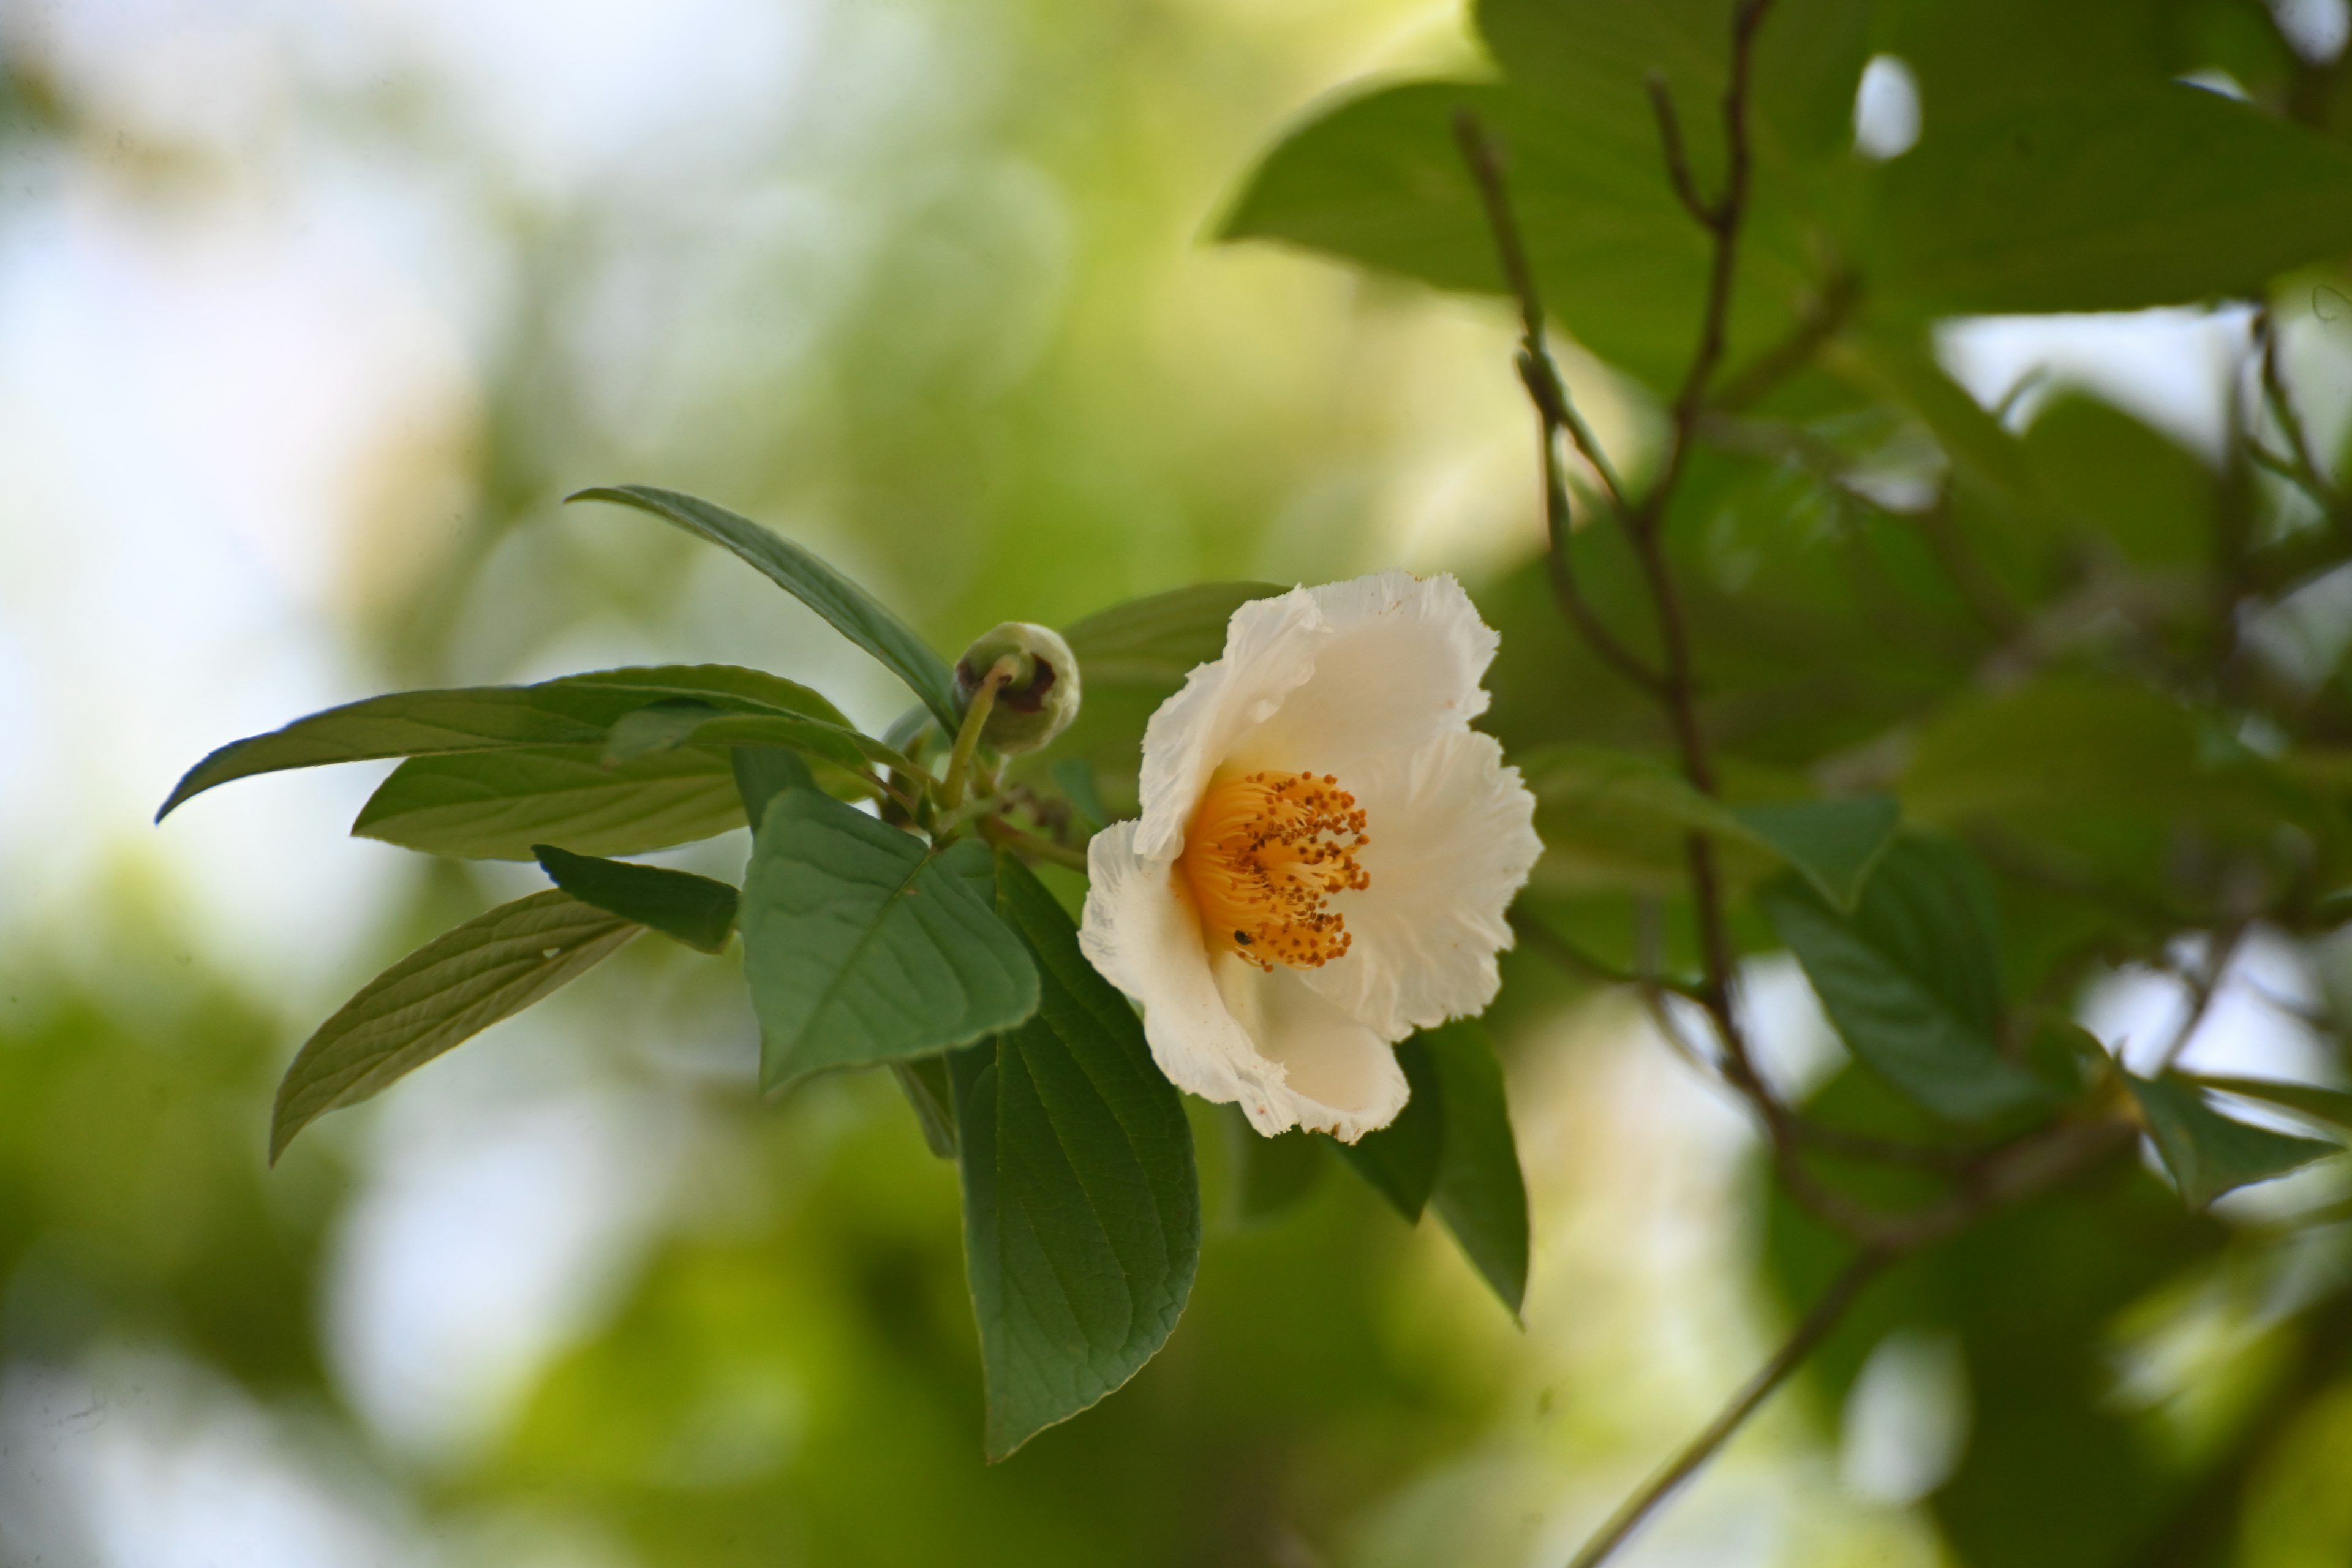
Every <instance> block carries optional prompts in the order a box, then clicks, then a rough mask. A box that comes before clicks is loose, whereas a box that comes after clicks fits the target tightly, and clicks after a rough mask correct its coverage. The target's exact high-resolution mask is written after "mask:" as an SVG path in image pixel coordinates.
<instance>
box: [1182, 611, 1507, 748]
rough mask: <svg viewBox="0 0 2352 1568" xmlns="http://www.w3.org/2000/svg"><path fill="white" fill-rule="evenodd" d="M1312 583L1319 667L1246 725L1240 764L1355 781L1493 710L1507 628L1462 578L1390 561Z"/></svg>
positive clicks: (1228, 659) (1237, 742)
mask: <svg viewBox="0 0 2352 1568" xmlns="http://www.w3.org/2000/svg"><path fill="white" fill-rule="evenodd" d="M1306 592H1307V594H1308V595H1311V596H1312V598H1313V600H1314V604H1315V607H1316V609H1317V610H1318V611H1319V612H1320V614H1321V616H1322V618H1323V620H1324V622H1325V623H1326V624H1327V625H1328V627H1329V628H1330V629H1329V633H1328V636H1327V637H1324V638H1322V639H1321V640H1320V641H1319V642H1318V644H1317V645H1316V646H1315V647H1314V674H1313V678H1312V679H1308V680H1306V681H1304V682H1302V683H1298V684H1297V689H1293V690H1288V691H1287V693H1286V696H1285V697H1284V699H1283V701H1282V703H1281V705H1280V707H1278V708H1277V709H1276V710H1274V711H1273V712H1271V713H1270V714H1268V715H1267V716H1266V717H1265V722H1264V723H1263V724H1261V725H1258V726H1256V727H1255V728H1254V729H1251V730H1249V731H1247V732H1246V733H1238V732H1237V734H1236V738H1235V741H1234V743H1233V745H1232V747H1231V749H1230V751H1229V752H1228V753H1227V755H1226V757H1225V759H1224V760H1225V761H1226V762H1228V763H1231V764H1232V765H1233V766H1235V767H1239V768H1276V769H1280V770H1283V771H1286V772H1290V771H1297V770H1305V771H1307V772H1310V773H1338V774H1339V775H1340V777H1341V781H1342V783H1343V784H1346V786H1347V787H1348V788H1349V789H1353V788H1354V787H1355V785H1354V784H1353V783H1352V782H1351V781H1349V779H1348V770H1349V769H1350V768H1355V767H1359V766H1360V765H1361V764H1362V763H1364V762H1365V761H1366V760H1367V759H1369V758H1370V757H1373V756H1377V755H1380V754H1381V753H1383V752H1408V751H1412V750H1414V749H1417V748H1418V747H1420V746H1421V745H1422V744H1423V742H1427V741H1428V740H1430V739H1431V738H1432V737H1433V736H1436V735H1441V734H1447V733H1456V732H1459V731H1464V730H1466V729H1468V728H1469V727H1470V721H1471V720H1473V719H1475V718H1476V717H1477V716H1478V715H1479V714H1481V713H1483V712H1485V711H1486V701H1487V698H1486V691H1485V690H1484V689H1482V688H1481V687H1480V686H1479V684H1478V682H1479V680H1480V679H1481V678H1482V677H1484V676H1485V674H1486V666H1487V665H1489V664H1490V663H1492V662H1493V661H1494V658H1495V649H1496V646H1497V645H1498V644H1499V642H1500V640H1501V639H1500V638H1499V637H1497V635H1496V633H1495V631H1494V630H1493V629H1492V628H1490V627H1489V626H1487V625H1486V623H1485V622H1484V621H1482V620H1480V619H1479V618H1478V610H1477V606H1475V605H1473V604H1471V602H1470V595H1467V594H1465V593H1464V592H1463V591H1462V585H1461V584H1459V583H1456V582H1455V581H1454V579H1453V578H1451V577H1431V578H1427V579H1423V578H1417V577H1414V576H1412V574H1409V573H1404V572H1383V573H1381V574H1379V575H1377V576H1371V577H1359V578H1356V579H1355V580H1354V581H1352V582H1348V583H1332V584H1326V585H1325V586H1323V587H1320V588H1312V589H1307V590H1306ZM1226 662H1228V663H1231V662H1233V656H1232V654H1231V652H1230V651H1228V653H1227V656H1226ZM1145 748H1146V752H1147V754H1148V753H1149V749H1150V740H1149V739H1148V738H1147V739H1146V741H1145Z"/></svg>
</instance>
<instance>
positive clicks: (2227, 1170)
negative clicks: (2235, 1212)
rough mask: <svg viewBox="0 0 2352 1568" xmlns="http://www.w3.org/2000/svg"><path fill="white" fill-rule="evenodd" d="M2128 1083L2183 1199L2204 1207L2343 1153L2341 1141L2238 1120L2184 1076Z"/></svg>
mask: <svg viewBox="0 0 2352 1568" xmlns="http://www.w3.org/2000/svg"><path fill="white" fill-rule="evenodd" d="M2126 1082H2128V1083H2129V1084H2130V1085H2131V1091H2132V1094H2133V1096H2134V1098H2136V1099H2137V1100H2138V1101H2139V1108H2140V1110H2141V1111H2142V1112H2143V1113H2144V1114H2145V1115H2146V1116H2147V1132H2148V1136H2149V1137H2150V1138H2152V1139H2154V1140H2155V1142H2156V1152H2158V1154H2161V1155H2162V1156H2164V1166H2165V1169H2167V1170H2168V1171H2170V1172H2171V1173H2172V1179H2173V1180H2174V1181H2175V1182H2176V1183H2178V1184H2179V1187H2180V1196H2181V1200H2182V1201H2183V1202H2184V1203H2186V1204H2188V1205H2189V1207H2190V1208H2191V1209H2201V1208H2203V1207H2205V1206H2206V1205H2208V1204H2210V1203H2211V1202H2212V1201H2213V1200H2214V1199H2215V1198H2218V1197H2220V1196H2221V1194H2223V1193H2226V1192H2230V1191H2231V1190H2232V1189H2234V1188H2238V1187H2243V1186H2248V1185H2251V1184H2253V1183H2255V1182H2266V1181H2268V1180H2270V1179H2271V1178H2272V1177H2273V1176H2283V1175H2284V1174H2286V1173H2288V1172H2289V1171H2294V1170H2299V1169H2301V1168H2302V1167H2304V1166H2305V1165H2308V1164H2310V1163H2312V1162H2313V1161H2314V1160H2318V1159H2324V1158H2326V1156H2327V1155H2330V1154H2340V1153H2342V1152H2344V1146H2343V1145H2342V1144H2340V1143H2328V1142H2320V1141H2319V1140H2317V1139H2314V1138H2291V1137H2289V1136H2288V1135H2287V1134H2285V1133H2284V1132H2273V1131H2271V1130H2270V1129H2268V1128H2266V1127H2250V1126H2248V1125H2247V1124H2246V1123H2244V1122H2242V1121H2231V1119H2230V1118H2228V1117H2226V1116H2224V1115H2222V1114H2221V1112H2220V1111H2218V1110H2214V1109H2213V1108H2212V1107H2211V1106H2210V1105H2209V1104H2207V1103H2206V1100H2205V1096H2204V1095H2203V1094H2202V1093H2200V1091H2199V1090H2198V1089H2197V1087H2196V1085H2194V1084H2192V1083H2189V1082H2188V1081H2187V1080H2185V1079H2179V1078H2171V1077H2167V1078H2160V1079H2144V1078H2133V1077H2130V1076H2128V1075H2126Z"/></svg>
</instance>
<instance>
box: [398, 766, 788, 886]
mask: <svg viewBox="0 0 2352 1568" xmlns="http://www.w3.org/2000/svg"><path fill="white" fill-rule="evenodd" d="M743 820H744V819H743V805H742V801H741V797H740V795H738V793H737V791H736V785H735V778H734V773H733V771H732V769H731V768H730V764H729V758H728V754H727V753H726V752H722V751H719V750H716V749H714V748H711V747H708V746H690V747H686V748H682V749H680V750H678V751H675V752H654V753H652V754H650V755H647V756H642V757H637V758H635V759H634V760H632V761H630V762H626V763H621V764H620V765H618V766H616V767H610V768H608V767H606V766H605V765H604V748H603V747H602V746H557V747H548V748H544V749H539V750H524V751H511V752H475V753H472V754H466V755H457V756H446V757H412V758H410V759H409V760H408V761H407V762H404V763H401V764H400V766H398V767H397V768H394V770H393V771H392V776H391V777H389V778H387V779H385V780H384V781H383V784H382V785H381V786H380V787H379V788H378V789H377V790H376V792H375V794H374V795H372V796H370V797H369V799H368V803H367V805H364V806H362V807H361V809H360V815H359V820H358V821H356V822H354V823H353V824H352V833H354V834H356V835H358V836H359V837H362V838H380V839H383V841H384V842H385V843H387V844H398V845H400V846H402V847H405V848H409V849H421V850H424V851H425V853H427V854H432V855H459V856H465V857H467V858H472V859H479V860H529V859H530V858H532V856H531V846H532V845H534V844H551V843H562V844H567V845H570V846H572V848H573V849H574V851H575V852H577V853H579V854H583V855H636V854H642V853H643V852H645V851H646V850H648V849H667V848H668V847H671V846H672V845H677V844H690V843H692V842H694V841H695V840H696V839H699V838H712V837H717V836H718V835H719V834H721V833H725V832H727V831H728V830H729V829H730V828H736V827H740V826H743Z"/></svg>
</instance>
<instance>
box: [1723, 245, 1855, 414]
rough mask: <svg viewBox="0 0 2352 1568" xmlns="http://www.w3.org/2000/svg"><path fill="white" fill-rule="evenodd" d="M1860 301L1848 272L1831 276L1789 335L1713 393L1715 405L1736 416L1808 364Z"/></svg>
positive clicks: (1843, 327) (1843, 324)
mask: <svg viewBox="0 0 2352 1568" xmlns="http://www.w3.org/2000/svg"><path fill="white" fill-rule="evenodd" d="M1861 302H1862V285H1861V284H1860V282H1858V281H1857V280H1856V279H1855V278H1854V276H1853V273H1851V272H1844V271H1840V272H1837V273H1834V274H1832V276H1831V278H1830V280H1829V282H1828V284H1827V286H1826V287H1824V288H1823V289H1822V291H1821V294H1820V296H1819V297H1818V298H1816V299H1815V300H1813V302H1812V305H1811V308H1809V309H1808V310H1806V311H1805V313H1804V314H1803V315H1802V316H1801V317H1800V318H1799V319H1798V321H1797V324H1796V325H1795V326H1794V327H1792V328H1790V330H1789V335H1788V336H1787V337H1785V338H1782V339H1781V340H1780V342H1777V343H1775V344H1773V345H1772V346H1771V347H1770V348H1768V349H1766V350H1765V351H1764V352H1763V353H1760V354H1758V355H1757V356H1756V358H1755V359H1754V360H1752V361H1750V362H1749V363H1748V364H1747V365H1745V366H1743V367H1742V368H1741V369H1740V370H1739V371H1738V373H1737V374H1734V375H1733V376H1732V377H1731V378H1730V379H1729V380H1728V381H1727V382H1725V383H1724V384H1723V386H1722V388H1721V390H1719V391H1718V392H1717V393H1716V395H1715V398H1714V404H1715V406H1716V407H1717V408H1721V409H1726V410H1728V411H1730V412H1733V413H1737V412H1738V411H1739V410H1740V409H1743V408H1746V407H1748V405H1751V404H1754V403H1756V402H1758V401H1759V400H1760V399H1762V398H1763V397H1764V395H1766V394H1767V393H1769V392H1770V391H1771V390H1772V389H1773V388H1774V387H1776V386H1778V385H1780V384H1781V383H1782V382H1783V381H1786V380H1787V379H1788V378H1789V377H1790V376H1791V375H1794V374H1796V373H1797V372H1799V371H1801V370H1802V369H1804V367H1805V366H1806V365H1808V364H1810V363H1812V358H1813V356H1814V355H1815V354H1817V353H1820V352H1821V348H1822V344H1823V343H1826V342H1829V341H1830V340H1831V339H1832V338H1833V337H1835V336H1837V335H1838V333H1839V332H1841V331H1843V330H1844V329H1845V324H1846V322H1847V321H1849V320H1851V319H1852V318H1853V311H1854V308H1855V307H1856V306H1857V305H1859V304H1860V303H1861Z"/></svg>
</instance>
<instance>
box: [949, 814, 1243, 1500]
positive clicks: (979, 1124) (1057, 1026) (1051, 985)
mask: <svg viewBox="0 0 2352 1568" xmlns="http://www.w3.org/2000/svg"><path fill="white" fill-rule="evenodd" d="M997 908H998V910H999V911H1000V913H1001V914H1002V915H1003V919H1004V921H1006V922H1007V923H1008V924H1009V925H1010V926H1012V927H1013V929H1014V930H1016V931H1019V932H1020V933H1021V938H1022V940H1023V941H1024V942H1026V943H1027V944H1028V946H1029V950H1030V952H1032V953H1033V954H1034V957H1035V960H1036V964H1037V969H1038V973H1039V975H1040V977H1041V981H1042V989H1041V996H1042V1000H1041V1002H1040V1005H1039V1007H1038V1010H1037V1015H1036V1016H1035V1017H1034V1018H1033V1019H1031V1020H1030V1021H1029V1022H1028V1023H1026V1024H1024V1025H1022V1026H1020V1027H1019V1028H1017V1029H1013V1030H1012V1031H1011V1032H1009V1033H1007V1034H1005V1035H1003V1036H1001V1037H999V1039H998V1043H997V1051H996V1061H995V1065H994V1066H993V1067H990V1068H984V1069H982V1070H981V1071H979V1072H978V1073H976V1074H972V1075H971V1078H970V1079H968V1080H967V1081H968V1082H969V1084H970V1091H969V1095H968V1098H967V1099H966V1100H965V1101H964V1104H963V1114H962V1117H961V1122H962V1129H963V1131H962V1140H963V1141H962V1170H963V1177H964V1245H965V1256H966V1261H967V1267H968V1269H969V1273H970V1277H971V1297H972V1310H973V1313H974V1315H975V1316H976V1317H977V1319H978V1320H979V1323H980V1342H981V1355H982V1365H983V1367H984V1368H985V1371H986V1373H987V1382H988V1438H987V1450H988V1457H989V1458H990V1459H991V1460H992V1461H993V1460H997V1459H1002V1458H1004V1457H1005V1456H1007V1455H1009V1454H1011V1453H1012V1452H1013V1450H1014V1449H1016V1448H1018V1447H1020V1446H1021V1445H1022V1444H1023V1443H1025V1442H1027V1441H1028V1440H1029V1439H1030V1438H1031V1437H1032V1436H1035V1435H1036V1434H1037V1433H1038V1432H1040V1431H1042V1430H1044V1429H1045V1427H1047V1426H1053V1425H1054V1424H1055V1423H1056V1422H1059V1421H1065V1420H1067V1419H1068V1418H1069V1417H1071V1416H1073V1415H1076V1414H1077V1413H1078V1412H1080V1411H1082V1410H1084V1409H1086V1408H1087V1406H1088V1405H1093V1404H1094V1403H1095V1402H1096V1401H1097V1400H1099V1399H1101V1398H1102V1397H1103V1396H1104V1395H1105V1394H1109V1393H1110V1392H1112V1391H1113V1390H1114V1389H1117V1388H1118V1386H1119V1385H1120V1384H1124V1383H1125V1382H1127V1380H1128V1379H1129V1378H1130V1377H1132V1376H1134V1375H1135V1373H1136V1372H1137V1371H1138V1369H1139V1368H1140V1367H1141V1366H1142V1365H1143V1364H1144V1363H1146V1362H1148V1361H1150V1359H1151V1358H1152V1356H1153V1355H1155V1354H1157V1353H1158V1352H1159V1350H1160V1346H1161V1345H1162V1344H1164V1343H1165V1342H1167V1339H1168V1336H1169V1334H1170V1333H1171V1331H1173V1330H1174V1329H1175V1327H1176V1320H1177V1318H1178V1316H1179V1315H1180V1314H1181V1313H1182V1311H1183V1310H1184V1303H1185V1300H1186V1299H1187V1298H1188V1297H1189V1296H1190V1295H1191V1294H1192V1275H1193V1271H1194V1269H1195V1268H1196V1267H1197V1266H1198V1263H1199V1259H1200V1248H1201V1199H1200V1189H1199V1185H1198V1182H1197V1179H1196V1177H1195V1173H1194V1171H1193V1163H1192V1129H1191V1127H1190V1125H1189V1124H1188V1123H1187V1122H1186V1121H1185V1119H1184V1108H1183V1104H1182V1102H1181V1100H1180V1099H1179V1097H1178V1096H1177V1093H1176V1090H1175V1088H1174V1086H1173V1085H1171V1083H1170V1082H1169V1081H1168V1079H1167V1078H1166V1077H1165V1076H1163V1075H1162V1074H1161V1073H1160V1069H1159V1068H1158V1067H1157V1066H1156V1065H1155V1064H1154V1063H1153V1061H1152V1059H1151V1053H1150V1048H1149V1047H1147V1046H1146V1045H1145V1044H1144V1040H1143V1029H1142V1026H1141V1025H1140V1024H1139V1022H1138V1021H1137V1019H1136V1016H1135V1013H1134V1010H1133V1009H1132V1008H1130V1007H1129V1005H1128V1004H1127V1000H1126V998H1125V997H1123V996H1121V995H1119V994H1118V992H1117V991H1115V990H1113V989H1112V988H1111V987H1110V985H1109V984H1108V982H1106V981H1105V980H1104V979H1103V978H1102V977H1101V976H1100V975H1099V974H1097V973H1095V970H1094V967H1093V966H1092V965H1091V964H1089V963H1087V960H1086V958H1085V956H1084V955H1083V954H1081V953H1080V952H1078V945H1077V931H1076V927H1075V926H1074V925H1073V924H1072V923H1071V921H1070V918H1069V916H1068V915H1066V914H1065V913H1064V912H1063V911H1062V908H1061V906H1060V905H1059V904H1057V903H1055V901H1054V897H1053V895H1052V894H1051V893H1048V892H1047V891H1046V890H1045V888H1044V887H1043V886H1041V885H1040V884H1039V883H1038V881H1037V879H1035V878H1034V876H1032V875H1031V874H1030V873H1029V872H1028V871H1027V870H1026V869H1025V868H1023V867H1022V866H1021V865H1020V864H1019V863H1018V862H1017V861H1013V860H1012V859H1010V858H1004V859H1003V860H1001V861H1000V864H999V868H998V877H997Z"/></svg>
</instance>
